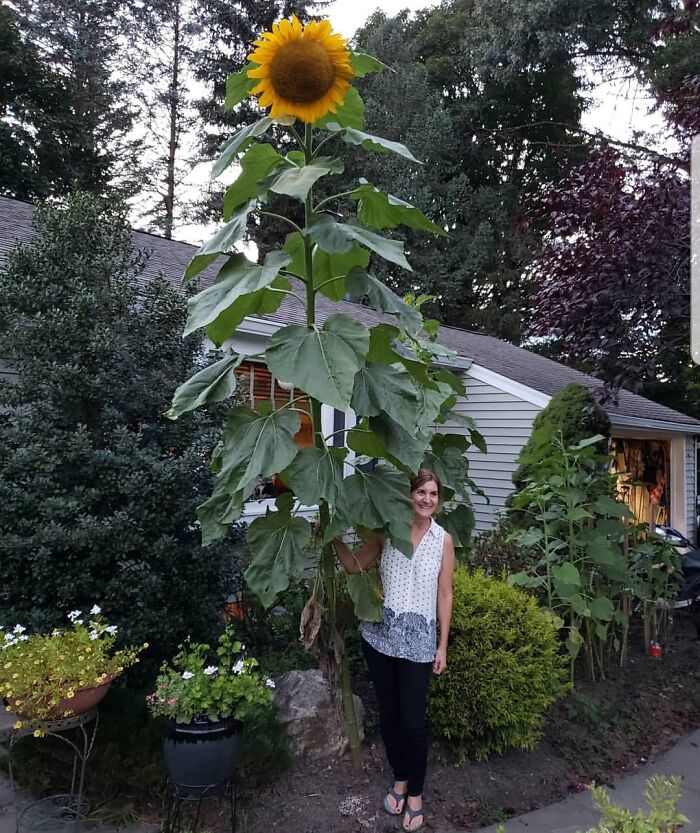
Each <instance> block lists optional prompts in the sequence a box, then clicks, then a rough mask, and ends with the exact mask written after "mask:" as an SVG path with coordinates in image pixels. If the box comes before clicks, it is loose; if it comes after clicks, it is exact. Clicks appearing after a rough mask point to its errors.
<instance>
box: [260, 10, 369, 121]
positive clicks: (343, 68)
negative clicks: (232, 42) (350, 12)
mask: <svg viewBox="0 0 700 833" xmlns="http://www.w3.org/2000/svg"><path fill="white" fill-rule="evenodd" d="M254 44H255V46H256V49H255V51H254V52H251V54H250V55H249V56H248V60H249V61H250V62H251V63H253V64H256V66H255V67H254V68H252V69H249V70H248V77H249V78H257V79H260V83H259V84H257V86H255V87H254V88H253V90H252V92H253V93H254V94H255V95H258V96H259V103H260V106H261V107H270V108H271V109H270V115H271V116H272V117H273V118H276V117H278V116H296V117H297V118H299V119H301V120H302V121H304V122H307V123H313V122H315V121H317V120H318V119H320V118H322V117H323V116H325V115H326V114H327V113H335V112H336V110H337V109H338V106H339V105H341V104H342V103H343V100H344V99H345V94H346V93H347V91H348V88H349V86H350V84H349V83H348V79H349V78H352V77H353V75H354V74H355V71H354V70H353V68H352V65H351V63H350V50H349V49H348V48H347V41H346V40H345V38H342V37H341V36H340V35H337V34H334V33H333V31H332V30H331V24H330V23H329V21H327V20H321V21H316V20H312V21H311V22H310V23H307V24H306V25H305V26H302V24H301V23H300V22H299V20H298V19H297V17H296V15H292V19H291V20H280V22H279V23H275V24H273V26H272V31H271V32H265V33H264V34H263V35H261V36H260V39H259V40H256V41H254Z"/></svg>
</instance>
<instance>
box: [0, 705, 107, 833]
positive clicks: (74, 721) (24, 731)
mask: <svg viewBox="0 0 700 833" xmlns="http://www.w3.org/2000/svg"><path fill="white" fill-rule="evenodd" d="M98 723H99V715H98V712H97V709H91V710H90V711H87V712H85V713H84V714H78V715H74V716H73V717H65V718H61V719H57V720H22V726H21V728H19V729H15V728H14V727H13V728H12V729H10V730H9V731H8V732H6V733H5V738H4V739H5V740H7V743H8V756H7V762H8V774H9V776H10V786H11V787H12V801H13V805H14V808H15V833H21V832H22V831H27V830H46V831H48V830H65V829H72V830H74V829H76V828H77V826H78V825H79V823H80V821H81V819H84V818H85V816H86V815H87V812H88V809H89V805H88V802H87V801H86V800H85V796H84V795H83V788H84V786H85V769H86V766H87V761H88V758H89V757H90V753H91V752H92V747H93V744H94V742H95V735H96V734H97V726H98ZM73 731H74V733H75V737H74V738H72V737H70V736H68V735H66V733H69V732H73ZM36 732H41V736H49V737H54V738H58V739H59V740H61V741H63V742H64V743H66V744H68V746H69V747H70V748H71V749H72V750H73V767H72V773H71V782H70V792H68V793H64V794H60V795H50V796H48V797H47V798H42V799H39V800H38V801H32V802H30V803H29V804H27V805H25V806H24V807H23V808H22V809H20V807H19V802H18V796H17V790H16V786H15V778H14V771H13V767H12V750H13V748H14V746H15V744H16V743H17V741H18V740H20V738H23V737H27V736H32V735H34V734H35V733H36Z"/></svg>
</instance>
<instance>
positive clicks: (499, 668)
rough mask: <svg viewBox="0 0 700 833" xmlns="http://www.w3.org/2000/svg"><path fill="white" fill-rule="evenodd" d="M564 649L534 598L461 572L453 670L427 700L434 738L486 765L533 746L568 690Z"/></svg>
mask: <svg viewBox="0 0 700 833" xmlns="http://www.w3.org/2000/svg"><path fill="white" fill-rule="evenodd" d="M558 648H559V646H558V642H557V637H556V633H555V631H554V626H553V624H552V620H551V618H550V617H548V616H547V615H546V614H543V613H541V612H540V611H539V610H538V609H537V603H536V601H535V600H534V599H533V598H531V597H529V596H526V595H525V594H524V593H522V592H521V591H519V590H516V589H515V588H513V587H510V586H508V585H507V584H506V583H505V582H504V581H501V580H498V579H495V578H491V577H489V576H487V575H486V574H485V573H484V572H483V571H482V570H479V571H477V572H475V573H469V572H467V570H465V569H462V568H460V569H458V570H457V571H456V573H455V578H454V610H453V615H452V630H451V633H450V644H449V647H448V650H447V670H446V671H445V673H444V674H442V675H441V676H440V677H438V678H436V679H435V680H434V681H433V685H432V687H431V692H430V697H429V706H428V708H429V716H430V721H431V725H432V727H433V730H434V731H435V733H436V734H438V735H441V736H442V737H445V738H447V739H449V740H454V741H458V742H459V744H460V746H461V747H462V748H463V749H464V750H465V751H466V752H467V753H468V754H472V755H474V756H476V757H477V758H480V759H481V758H488V757H489V756H490V755H492V754H494V753H499V752H502V751H503V750H504V749H507V748H509V747H514V748H517V749H530V748H532V747H534V746H535V744H536V743H537V740H538V738H539V736H540V729H541V726H542V723H543V720H544V713H545V711H546V709H547V708H548V707H549V706H550V705H551V704H552V703H553V702H554V701H555V700H557V699H558V698H560V697H563V696H564V694H565V693H566V691H567V684H566V682H565V680H566V661H565V660H564V659H563V658H562V657H561V656H560V655H559V652H558Z"/></svg>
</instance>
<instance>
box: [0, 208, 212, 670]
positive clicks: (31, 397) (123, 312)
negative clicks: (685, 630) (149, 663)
mask: <svg viewBox="0 0 700 833" xmlns="http://www.w3.org/2000/svg"><path fill="white" fill-rule="evenodd" d="M34 222H35V228H36V232H37V236H36V237H35V238H34V240H33V241H32V242H31V243H30V244H29V245H27V246H25V247H19V248H17V249H15V250H14V251H13V252H12V253H11V254H10V255H9V257H8V260H7V263H6V264H5V266H4V268H3V269H2V270H1V271H0V355H1V356H3V358H4V359H5V360H6V362H7V363H8V364H9V366H10V367H12V368H13V369H14V370H15V371H17V374H18V375H17V378H16V380H15V381H14V382H12V383H9V382H5V383H3V384H2V385H0V500H1V501H2V506H3V511H2V513H0V620H1V621H3V622H5V623H7V622H13V623H14V622H21V623H23V624H25V625H27V626H33V627H37V628H50V627H52V626H54V625H56V624H59V623H61V622H62V621H63V620H64V617H65V613H66V611H68V610H71V609H73V608H77V609H86V606H89V605H91V604H93V603H95V602H96V603H98V604H100V605H101V606H102V607H103V609H104V610H105V612H106V614H107V616H108V617H109V618H110V619H111V620H112V621H114V622H116V623H118V624H119V625H120V628H121V632H122V634H123V637H124V639H126V640H128V641H136V642H142V641H144V640H147V641H148V642H150V643H152V644H153V645H154V648H155V651H157V652H159V653H160V654H161V655H162V654H164V653H167V652H169V651H170V650H172V649H174V648H175V646H176V645H177V644H178V642H179V641H181V640H182V639H183V638H185V637H186V636H187V635H188V634H191V635H192V636H193V637H194V636H195V635H198V636H206V635H207V634H208V630H209V629H210V628H214V627H216V623H217V621H218V619H219V616H218V614H219V613H220V610H221V605H222V604H223V602H224V599H225V595H226V570H227V566H226V565H227V558H228V548H227V547H226V546H225V545H223V546H215V547H214V548H209V549H207V550H206V552H204V551H202V549H201V547H200V532H199V529H198V527H197V525H196V523H195V521H196V514H195V507H196V506H197V505H198V504H199V503H202V501H203V500H204V499H205V498H206V497H207V496H208V494H209V492H210V488H211V483H210V473H209V468H208V466H207V465H206V463H205V458H206V457H207V455H208V454H209V453H210V451H211V448H212V446H213V443H214V438H213V436H212V430H213V426H212V422H211V418H210V417H207V416H204V417H201V416H193V417H191V418H186V419H181V420H179V421H178V422H177V423H174V422H172V421H170V420H168V419H165V418H164V417H163V412H164V411H165V410H166V409H167V407H168V402H169V400H170V399H171V397H172V394H173V391H174V389H175V387H176V385H177V381H178V380H179V379H182V378H184V377H186V376H188V375H189V374H190V373H191V372H192V371H193V370H196V369H197V367H198V366H199V364H201V361H202V359H201V342H200V341H199V340H198V339H193V338H188V339H186V340H183V339H182V338H181V332H182V327H183V323H184V321H185V317H186V309H185V307H186V305H185V301H184V299H183V298H182V297H181V296H179V295H178V294H177V293H176V292H175V291H174V290H173V289H172V288H171V287H170V285H169V284H168V283H167V282H166V281H165V280H164V279H162V278H160V279H157V280H155V281H152V282H151V283H149V284H148V285H147V286H146V288H145V289H140V287H139V276H140V274H141V271H142V268H143V265H144V256H143V254H142V253H140V252H135V251H134V249H133V244H132V237H131V232H130V231H129V228H128V226H127V225H126V222H125V217H124V214H123V212H122V211H121V210H116V209H113V208H105V207H103V206H101V205H100V204H99V202H97V201H96V200H95V199H94V198H92V197H89V196H87V195H77V196H75V197H73V198H72V199H71V200H70V202H69V203H68V205H67V206H66V208H64V209H62V208H57V207H55V206H54V207H46V208H41V209H38V210H37V212H36V214H35V221H34ZM193 587H195V588H196V592H195V593H193V592H192V589H193Z"/></svg>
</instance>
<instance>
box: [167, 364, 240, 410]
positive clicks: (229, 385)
mask: <svg viewBox="0 0 700 833" xmlns="http://www.w3.org/2000/svg"><path fill="white" fill-rule="evenodd" d="M242 361H243V356H240V355H238V354H237V353H231V354H230V355H228V356H224V358H223V359H219V361H218V362H214V364H210V365H209V367H205V368H204V370H200V371H199V372H198V373H195V374H194V376H192V377H191V378H190V379H188V380H187V381H186V382H183V384H181V385H180V387H179V388H178V389H177V390H176V391H175V395H174V396H173V403H172V405H171V406H170V410H168V411H166V413H165V416H166V417H168V419H177V418H178V417H179V416H181V415H182V414H184V413H187V411H193V410H194V409H195V408H198V407H199V406H200V405H205V404H207V403H209V402H223V400H224V399H228V398H229V397H230V396H233V393H234V391H235V390H236V374H235V373H234V371H235V369H236V368H237V367H238V365H239V364H240V363H241V362H242Z"/></svg>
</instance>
